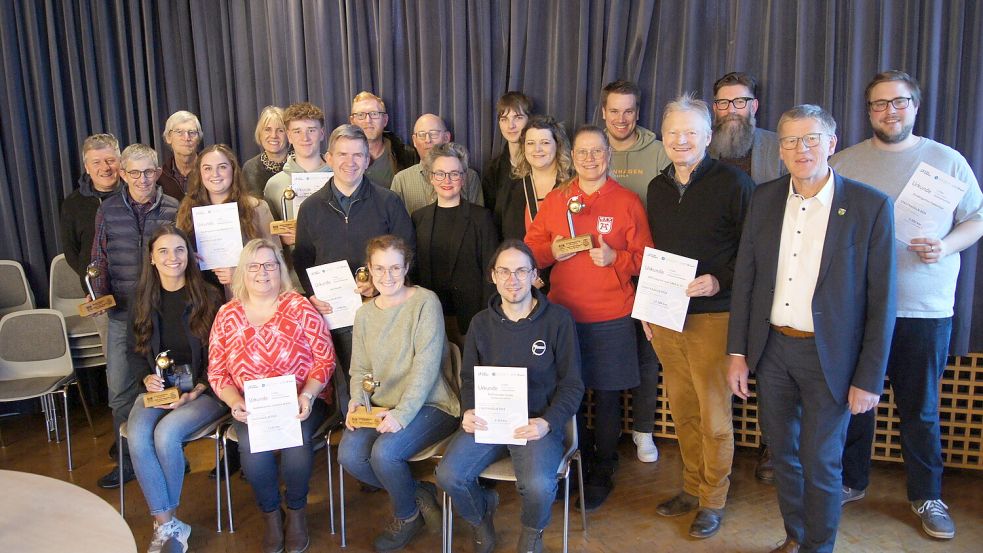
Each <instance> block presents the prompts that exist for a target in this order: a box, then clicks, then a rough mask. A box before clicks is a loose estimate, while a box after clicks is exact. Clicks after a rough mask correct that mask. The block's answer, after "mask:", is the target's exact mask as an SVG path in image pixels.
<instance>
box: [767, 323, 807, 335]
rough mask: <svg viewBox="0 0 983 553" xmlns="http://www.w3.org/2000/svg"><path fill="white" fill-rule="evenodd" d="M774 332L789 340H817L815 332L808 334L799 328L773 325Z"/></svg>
mask: <svg viewBox="0 0 983 553" xmlns="http://www.w3.org/2000/svg"><path fill="white" fill-rule="evenodd" d="M771 328H772V330H774V331H775V332H777V333H779V334H781V335H783V336H788V337H789V338H815V337H816V333H815V332H806V331H804V330H799V329H797V328H792V327H790V326H777V325H771Z"/></svg>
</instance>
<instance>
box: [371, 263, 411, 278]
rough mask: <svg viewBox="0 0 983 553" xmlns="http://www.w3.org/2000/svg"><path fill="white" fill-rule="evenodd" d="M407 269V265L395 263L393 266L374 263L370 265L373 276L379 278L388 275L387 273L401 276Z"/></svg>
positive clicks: (394, 276) (396, 276)
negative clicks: (381, 265)
mask: <svg viewBox="0 0 983 553" xmlns="http://www.w3.org/2000/svg"><path fill="white" fill-rule="evenodd" d="M405 270H406V267H404V266H402V265H393V266H392V267H380V266H379V265H373V266H371V267H369V272H370V273H372V276H374V277H377V278H382V277H384V276H386V273H389V274H390V275H392V277H393V278H399V277H401V276H403V271H405Z"/></svg>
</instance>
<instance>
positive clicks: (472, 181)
mask: <svg viewBox="0 0 983 553" xmlns="http://www.w3.org/2000/svg"><path fill="white" fill-rule="evenodd" d="M450 141H451V133H450V131H448V130H447V125H445V124H444V121H443V120H442V119H441V118H440V117H437V116H436V115H434V114H432V113H424V114H423V115H421V116H420V117H419V118H418V119H417V120H416V124H415V125H413V147H414V148H416V152H417V153H418V154H419V155H420V159H424V158H426V157H427V153H428V152H429V151H430V149H431V148H433V147H434V146H436V145H438V144H446V143H448V142H450ZM392 191H393V192H395V193H396V195H397V196H399V197H400V198H402V199H403V204H404V205H406V211H407V212H408V213H410V214H412V213H413V212H414V211H416V210H417V209H420V208H421V207H424V206H427V205H430V204H432V203H434V202H435V201H437V196H436V194H435V193H434V190H433V186H431V184H430V178H429V175H426V174H425V172H424V170H423V164H422V163H417V164H416V165H413V166H411V167H409V168H407V169H404V170H402V171H400V172H399V173H397V174H396V176H395V177H393V185H392ZM461 197H463V198H464V199H465V200H467V201H469V202H471V203H473V204H477V205H484V198H483V197H482V194H481V179H479V178H478V173H476V172H475V171H474V169H471V168H468V176H467V179H466V180H465V182H464V188H463V189H462V190H461Z"/></svg>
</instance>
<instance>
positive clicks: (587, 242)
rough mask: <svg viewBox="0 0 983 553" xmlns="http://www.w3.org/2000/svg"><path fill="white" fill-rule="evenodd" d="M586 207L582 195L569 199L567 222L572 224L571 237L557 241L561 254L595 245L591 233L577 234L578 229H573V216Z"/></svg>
mask: <svg viewBox="0 0 983 553" xmlns="http://www.w3.org/2000/svg"><path fill="white" fill-rule="evenodd" d="M584 207H585V205H584V201H583V200H582V199H581V197H580V196H571V197H570V199H569V200H567V224H568V225H569V226H570V238H561V239H560V240H557V241H556V247H557V249H558V250H560V254H561V255H563V254H568V253H577V252H582V251H587V250H589V249H591V248H593V247H594V240H593V238H592V237H591V235H590V234H589V233H588V234H581V235H580V236H577V231H575V230H574V229H573V216H574V214H576V213H580V212H581V211H583V209H584Z"/></svg>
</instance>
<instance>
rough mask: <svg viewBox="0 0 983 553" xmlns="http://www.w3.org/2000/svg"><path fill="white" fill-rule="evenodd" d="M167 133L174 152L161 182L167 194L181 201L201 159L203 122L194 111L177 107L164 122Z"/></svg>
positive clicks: (165, 165) (165, 139)
mask: <svg viewBox="0 0 983 553" xmlns="http://www.w3.org/2000/svg"><path fill="white" fill-rule="evenodd" d="M163 137H164V143H166V144H167V146H168V147H169V148H170V149H171V156H170V157H169V158H168V159H167V161H165V162H164V164H163V166H162V167H161V174H160V178H159V179H158V183H159V184H160V187H161V188H162V189H163V190H164V194H167V195H168V196H170V197H172V198H174V199H176V200H177V201H179V202H180V201H181V200H182V199H184V196H185V194H187V193H188V179H189V178H190V176H191V171H193V170H194V167H195V162H196V161H197V160H198V147H199V146H201V122H200V121H198V116H197V115H195V114H193V113H191V112H190V111H184V110H181V111H175V112H174V113H172V114H171V116H170V117H168V118H167V121H166V122H165V123H164V133H163Z"/></svg>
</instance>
